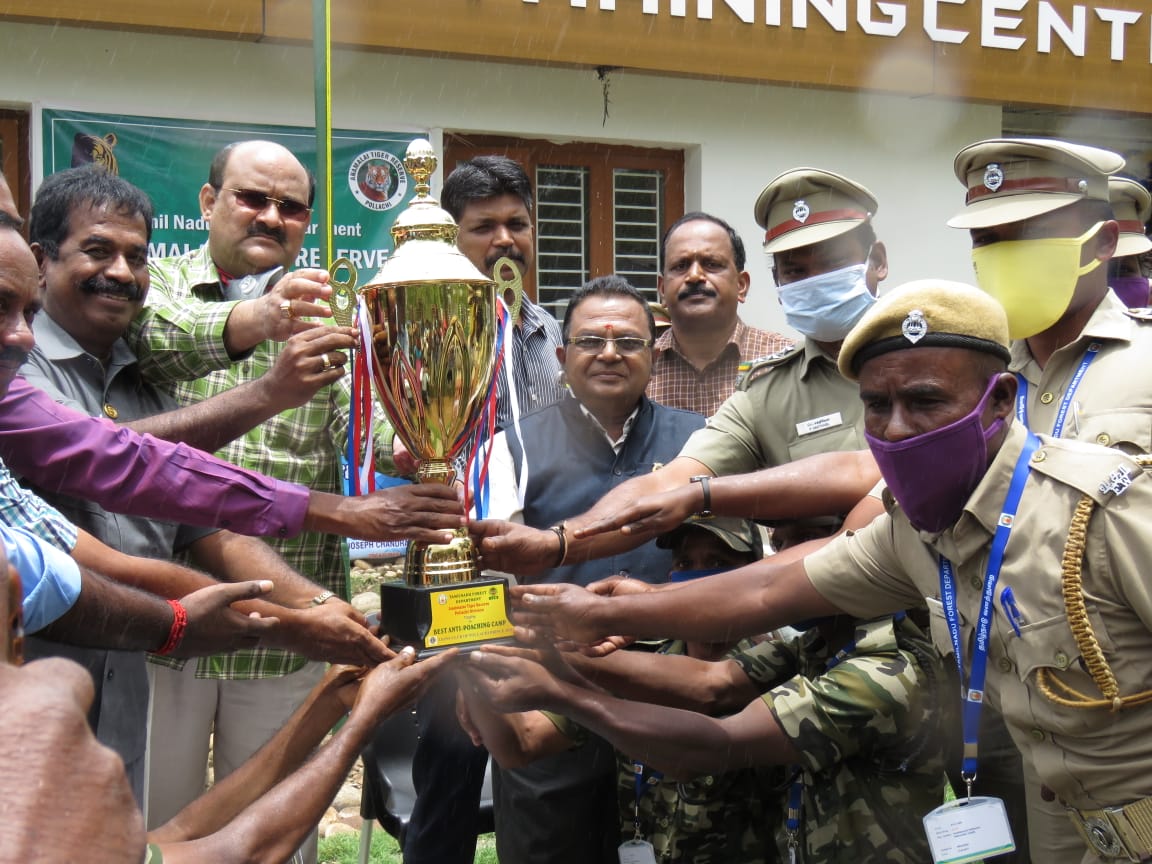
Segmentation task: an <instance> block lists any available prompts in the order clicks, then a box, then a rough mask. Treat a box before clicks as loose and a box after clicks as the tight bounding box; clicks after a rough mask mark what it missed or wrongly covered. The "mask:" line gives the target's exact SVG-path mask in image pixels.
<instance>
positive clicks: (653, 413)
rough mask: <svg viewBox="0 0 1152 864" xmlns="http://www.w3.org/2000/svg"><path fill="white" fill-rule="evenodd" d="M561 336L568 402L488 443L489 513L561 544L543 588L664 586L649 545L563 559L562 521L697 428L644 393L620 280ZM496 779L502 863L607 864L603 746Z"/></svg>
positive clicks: (594, 289) (642, 368)
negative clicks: (647, 582)
mask: <svg viewBox="0 0 1152 864" xmlns="http://www.w3.org/2000/svg"><path fill="white" fill-rule="evenodd" d="M563 336H564V345H563V347H561V348H558V349H557V351H556V356H557V357H558V358H559V360H560V364H561V366H562V367H563V369H564V379H565V383H566V384H567V390H568V395H566V396H565V397H563V398H562V399H561V400H560V401H559V402H558V403H556V404H555V405H552V406H550V407H548V408H542V409H540V410H539V411H536V412H534V413H532V414H529V415H528V416H526V417H525V418H524V419H523V420H522V421H521V422H520V424H519V427H518V428H517V427H516V426H509V427H507V428H506V429H505V430H504V431H503V432H502V433H500V434H499V435H497V436H496V438H495V440H494V441H493V452H492V459H491V462H490V464H489V477H490V489H491V499H490V505H489V513H488V515H489V517H490V518H494V519H508V520H512V521H519V522H524V523H526V524H528V525H530V526H532V527H536V528H543V529H549V528H550V529H551V530H553V531H555V532H557V533H558V534H559V535H560V536H561V538H562V539H561V553H560V554H559V555H557V557H556V560H555V561H554V562H553V566H552V568H551V569H549V570H547V571H546V572H544V573H543V574H541V575H540V576H539V577H538V579H540V580H542V581H550V582H576V583H579V584H581V585H587V584H588V583H589V582H593V581H595V580H597V579H600V578H603V577H605V576H608V575H611V574H613V573H625V574H629V573H631V574H635V575H636V576H645V577H648V578H653V577H656V578H660V579H665V578H667V573H668V571H669V570H670V569H671V567H672V553H671V551H670V550H667V549H659V548H657V546H656V543H655V541H652V542H649V543H645V544H644V545H642V546H640V547H638V548H636V549H633V550H631V551H628V552H625V553H623V554H620V555H615V556H611V557H608V558H602V559H599V560H589V559H583V560H571V559H568V560H566V557H565V555H564V552H565V551H566V546H565V544H564V542H563V535H564V526H563V523H562V522H560V520H561V519H562V518H563V517H564V516H566V515H569V514H571V513H582V512H584V510H586V509H587V508H588V507H590V506H591V505H592V504H593V503H595V502H596V501H598V500H599V499H600V498H601V496H603V495H604V493H606V492H607V491H608V490H609V489H612V488H613V487H615V486H617V485H619V484H621V483H623V482H624V481H626V480H628V479H630V478H632V477H637V476H640V475H642V474H648V473H650V472H651V471H654V470H658V469H659V468H660V466H661V465H663V464H664V463H666V462H669V461H671V460H672V459H674V458H675V457H676V454H677V453H679V452H680V447H681V446H682V445H683V444H684V442H685V441H687V440H688V437H689V436H690V435H691V434H692V433H693V432H694V431H696V430H697V429H699V428H701V427H702V426H703V425H704V418H703V417H702V416H701V415H699V414H693V413H691V412H688V411H679V410H676V409H673V408H667V407H665V406H663V405H657V404H655V403H653V402H651V401H650V400H649V399H648V398H647V397H646V396H645V395H644V390H645V388H646V387H647V386H648V379H649V377H650V376H651V372H652V358H653V352H652V343H653V341H654V340H655V336H656V326H655V323H654V322H653V320H652V311H651V309H649V307H648V304H647V302H646V301H645V300H644V298H643V297H642V296H641V295H640V294H639V292H637V291H636V289H635V288H633V287H632V286H631V285H629V284H628V282H627V281H625V280H624V279H622V278H621V277H619V276H602V277H600V278H597V279H593V280H592V281H591V282H589V283H587V284H586V285H584V286H583V287H582V288H580V289H579V290H577V291H576V292H575V293H574V294H573V295H572V299H571V300H570V301H569V303H568V309H567V311H566V313H565V316H564V325H563ZM493 777H494V780H495V782H494V795H495V803H496V850H497V853H498V855H499V857H500V861H501V862H502V864H601V862H603V864H611V862H615V861H616V846H617V842H618V839H619V838H618V822H619V813H618V811H617V807H616V798H615V782H616V780H615V777H616V774H615V762H614V756H613V752H612V748H611V747H610V746H609V745H608V744H607V743H606V742H604V741H603V740H602V739H599V738H592V739H591V740H590V741H589V742H588V743H586V744H584V745H583V746H581V747H578V748H576V749H574V750H569V751H566V752H564V753H561V754H558V755H556V756H552V757H548V758H545V759H542V760H539V761H537V762H535V763H533V764H532V765H530V766H528V767H527V768H524V769H519V770H509V771H505V770H503V769H499V768H497V767H495V766H493Z"/></svg>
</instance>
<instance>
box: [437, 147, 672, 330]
mask: <svg viewBox="0 0 1152 864" xmlns="http://www.w3.org/2000/svg"><path fill="white" fill-rule="evenodd" d="M444 150H445V164H444V172H445V174H447V173H448V172H450V171H451V170H452V168H453V167H454V166H455V165H456V164H457V163H458V162H462V161H464V160H466V159H470V158H472V157H473V156H480V155H485V154H492V153H498V154H503V155H506V156H508V157H509V158H511V159H515V160H516V161H517V162H519V163H520V164H521V165H523V166H524V169H525V171H527V172H528V176H529V177H531V178H532V180H533V183H534V184H535V186H536V214H535V218H536V273H535V274H533V275H534V277H535V278H534V279H531V280H529V281H530V282H531V285H530V286H529V295H530V296H532V297H533V299H535V300H536V301H537V302H539V303H540V304H541V305H543V306H545V307H546V308H548V309H550V310H551V311H552V313H553V314H554V315H556V316H557V317H558V318H562V317H563V316H564V309H565V307H566V306H567V303H568V296H569V294H571V292H572V291H573V290H574V289H576V288H578V287H579V286H580V285H582V284H583V283H584V282H586V281H588V280H589V279H591V278H593V277H596V276H603V275H606V274H608V273H618V274H620V275H621V276H623V277H624V278H626V279H627V280H628V281H629V282H631V283H632V284H633V285H635V286H636V287H637V288H638V289H639V290H640V291H641V292H642V293H643V294H644V295H645V296H647V297H648V298H649V299H651V300H655V299H656V276H657V274H658V272H659V260H660V238H661V237H662V236H663V234H664V231H665V230H666V229H667V228H668V226H669V225H671V224H672V223H673V222H675V221H676V220H677V219H679V218H680V217H681V216H682V215H683V214H684V153H683V151H680V150H660V149H651V148H639V147H623V146H620V147H617V146H612V145H606V144H552V143H550V142H548V141H537V140H533V139H526V138H500V137H493V136H465V135H450V134H446V135H445V136H444Z"/></svg>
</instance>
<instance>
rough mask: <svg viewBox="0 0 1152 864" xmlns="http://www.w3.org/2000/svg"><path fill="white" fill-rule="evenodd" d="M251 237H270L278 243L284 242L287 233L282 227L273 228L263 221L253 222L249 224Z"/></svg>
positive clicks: (248, 232)
mask: <svg viewBox="0 0 1152 864" xmlns="http://www.w3.org/2000/svg"><path fill="white" fill-rule="evenodd" d="M247 234H248V236H249V237H269V238H271V239H273V240H275V241H276V242H277V243H280V244H283V243H284V239H285V235H284V230H283V229H282V228H272V227H270V226H268V225H265V224H264V223H262V222H253V223H252V224H251V225H249V226H248V231H247Z"/></svg>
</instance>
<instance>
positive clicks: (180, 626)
mask: <svg viewBox="0 0 1152 864" xmlns="http://www.w3.org/2000/svg"><path fill="white" fill-rule="evenodd" d="M168 605H169V606H171V607H172V616H173V617H172V629H171V630H170V631H168V641H167V642H165V643H164V644H163V645H161V646H160V650H159V651H157V652H156V653H157V654H171V653H172V652H173V651H175V650H176V647H177V646H178V645H179V644H180V643H181V642H182V641H184V631H186V630H187V629H188V610H187V609H185V608H184V604H183V603H181V602H180V601H179V600H169V601H168Z"/></svg>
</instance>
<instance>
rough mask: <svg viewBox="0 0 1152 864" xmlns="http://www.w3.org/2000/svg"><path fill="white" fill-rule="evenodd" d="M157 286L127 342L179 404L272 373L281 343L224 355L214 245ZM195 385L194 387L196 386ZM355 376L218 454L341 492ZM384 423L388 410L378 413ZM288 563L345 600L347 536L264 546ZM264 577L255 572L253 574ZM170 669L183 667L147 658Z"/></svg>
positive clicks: (274, 665)
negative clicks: (243, 353)
mask: <svg viewBox="0 0 1152 864" xmlns="http://www.w3.org/2000/svg"><path fill="white" fill-rule="evenodd" d="M149 270H150V272H151V276H152V287H151V290H150V291H149V292H148V300H147V303H146V305H145V306H144V308H143V309H142V310H141V312H140V314H139V315H138V316H137V318H136V320H135V321H134V322H133V324H132V327H131V329H130V330H129V333H128V337H127V339H128V344H129V346H130V347H131V348H132V350H133V351H134V352H135V354H136V356H137V357H138V358H139V360H140V366H141V370H142V372H143V374H144V375H145V376H146V377H147V378H149V379H150V380H151V381H153V382H154V383H156V384H157V385H159V386H161V387H163V388H165V389H166V390H168V392H170V393H171V394H172V395H173V396H174V397H175V398H176V401H177V402H179V403H180V404H181V405H192V404H195V403H197V402H201V401H203V400H204V399H207V398H208V397H210V396H214V395H216V394H218V393H222V392H224V391H226V390H229V389H231V388H232V387H235V386H236V385H238V384H240V383H242V382H245V381H250V380H253V379H255V378H259V377H260V376H261V375H263V374H264V373H265V372H267V371H268V370H269V369H271V368H272V365H273V364H274V363H275V361H276V358H277V356H279V353H280V351H281V350H282V349H283V343H281V342H262V343H260V344H259V345H257V346H256V348H255V349H253V350H252V351H251V352H250V353H249V354H248V355H246V356H245V357H243V358H242V359H240V360H237V361H235V362H233V360H232V359H231V358H230V357H229V356H228V352H227V351H226V350H225V348H224V343H223V334H224V324H225V322H226V321H227V320H228V315H229V313H230V312H231V311H232V308H233V306H234V305H235V304H234V303H231V302H226V301H224V300H223V292H222V290H221V286H220V275H219V272H218V271H217V269H216V267H215V265H214V264H213V263H212V260H211V258H210V257H209V254H208V247H207V245H204V246H202V247H201V248H199V249H197V250H196V251H194V252H189V253H188V254H186V255H181V256H178V257H175V258H160V259H153V260H152V262H151V263H150V264H149ZM189 379H192V380H189ZM350 381H351V379H350V376H348V375H345V376H344V377H343V378H341V379H340V380H339V381H338V382H337V383H336V384H333V385H332V386H330V387H325V388H322V389H321V390H320V391H318V392H317V393H316V394H315V395H314V396H313V397H312V399H311V400H310V401H309V402H307V403H305V404H304V405H302V406H301V407H299V408H294V409H292V410H290V411H285V412H283V413H282V414H279V415H277V416H275V417H273V418H271V419H270V420H267V421H265V422H264V423H263V424H261V425H260V426H257V427H256V428H255V429H253V430H251V431H249V432H248V433H247V434H246V435H244V436H243V437H241V438H238V439H236V440H235V441H233V442H232V443H231V444H228V445H227V446H226V447H224V448H223V449H221V450H220V451H219V452H218V453H217V454H216V455H218V456H220V457H221V458H223V459H226V460H228V461H229V462H235V463H236V464H239V465H242V466H244V467H245V468H250V469H253V470H256V471H260V472H261V473H264V474H268V475H270V476H272V477H275V478H277V479H278V480H286V481H289V482H293V483H300V484H301V485H304V486H307V487H308V488H309V489H314V490H316V491H320V492H332V493H337V494H340V493H342V492H343V481H342V470H341V466H340V454H341V453H342V452H343V450H344V447H345V444H346V441H347V434H348V417H349V410H350V405H351V394H350ZM374 416H376V417H382V416H383V412H376V414H375V415H374ZM391 439H392V436H391V430H390V429H387V430H386V429H384V428H383V424H382V425H381V426H380V427H378V429H377V438H376V440H377V442H378V443H380V444H382V445H383V444H386V445H387V447H386V448H384V449H381V447H378V448H377V449H378V451H379V452H378V458H379V459H381V460H384V466H381V469H382V470H383V468H384V467H385V466H386V465H387V464H389V463H390V460H391V452H390V446H391ZM267 542H268V543H269V545H271V546H272V548H273V549H275V550H276V551H277V552H278V553H280V555H281V556H282V557H283V558H284V560H285V561H286V562H287V563H288V565H289V566H291V567H292V568H294V569H295V570H297V571H298V572H299V573H302V574H303V575H304V576H306V577H307V578H309V579H311V580H312V581H314V582H316V583H317V584H320V585H323V586H324V587H325V588H327V589H329V590H330V591H334V592H335V593H336V594H337V596H340V597H345V598H346V597H347V585H348V570H349V565H348V555H347V548H346V546H345V543H344V541H343V538H341V537H337V536H334V535H331V534H319V533H317V532H314V531H306V532H303V533H301V534H299V535H298V536H296V537H293V538H289V539H285V538H271V539H269V540H268V541H267ZM258 575H259V574H255V573H254V574H253V576H254V577H256V576H258ZM150 659H153V660H154V662H162V663H163V665H168V666H176V667H178V666H179V665H180V664H181V661H174V660H169V659H168V658H150ZM306 662H307V661H306V660H305V658H303V657H300V656H298V655H294V654H289V653H288V652H286V651H282V650H279V649H270V648H256V649H251V650H242V651H235V652H233V653H231V654H223V655H216V656H213V657H203V658H200V659H199V660H198V661H197V670H196V675H197V677H198V678H229V679H241V678H243V679H247V678H274V677H278V676H282V675H287V674H290V673H292V672H295V671H297V670H299V669H300V668H302V667H303V666H304V664H305V663H306Z"/></svg>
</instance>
